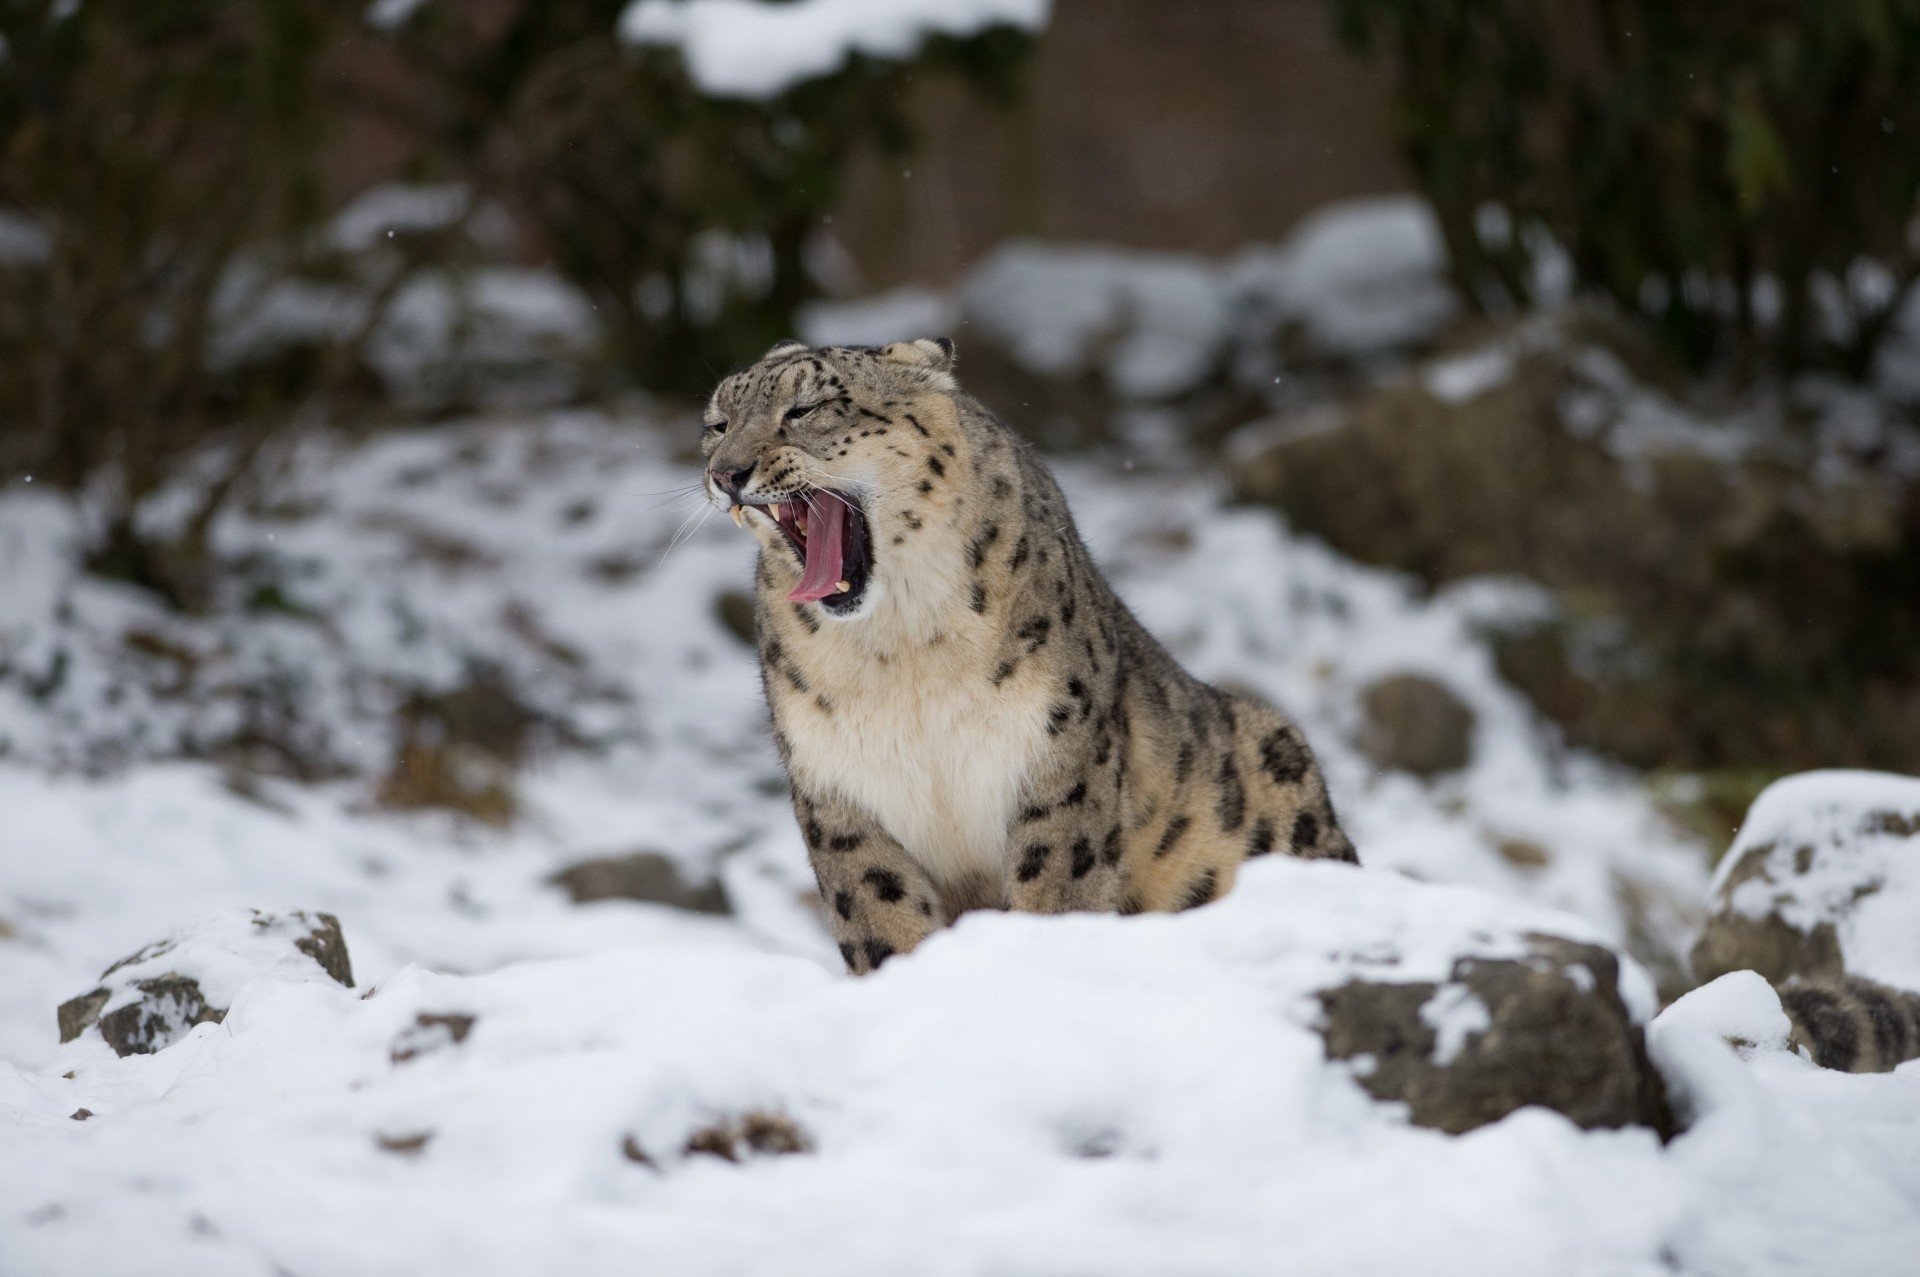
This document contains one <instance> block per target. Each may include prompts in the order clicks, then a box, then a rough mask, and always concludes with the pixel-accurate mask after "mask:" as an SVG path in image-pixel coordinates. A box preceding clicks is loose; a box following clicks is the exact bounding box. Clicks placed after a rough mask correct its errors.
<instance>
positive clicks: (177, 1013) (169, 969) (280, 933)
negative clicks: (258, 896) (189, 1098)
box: [56, 909, 353, 1056]
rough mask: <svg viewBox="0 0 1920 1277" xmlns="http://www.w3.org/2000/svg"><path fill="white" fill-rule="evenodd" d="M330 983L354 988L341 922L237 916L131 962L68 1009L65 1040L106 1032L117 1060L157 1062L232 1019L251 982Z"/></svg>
mask: <svg viewBox="0 0 1920 1277" xmlns="http://www.w3.org/2000/svg"><path fill="white" fill-rule="evenodd" d="M258 976H264V977H268V978H278V979H290V980H297V981H306V980H321V979H324V980H329V981H331V982H333V983H335V984H339V985H344V986H345V987H347V988H352V987H353V964H352V962H351V960H350V959H349V957H348V954H347V941H346V937H345V935H343V934H342V932H341V930H340V920H339V919H338V918H336V917H334V916H333V915H332V914H329V913H307V912H305V911H304V910H299V909H293V910H288V911H286V912H283V913H269V912H265V911H263V910H259V909H242V910H232V911H228V912H225V913H219V914H214V915H212V916H210V917H208V918H203V919H201V920H200V921H199V922H196V923H194V924H192V925H191V926H188V927H185V928H183V929H182V930H180V931H179V932H176V933H175V934H174V935H171V936H169V937H167V938H166V939H164V940H160V941H156V942H155V943H153V944H150V945H147V946H146V947H144V948H142V949H140V950H138V951H137V952H135V953H133V954H130V955H129V956H127V957H125V958H122V959H121V960H120V961H118V962H116V963H114V964H113V965H112V966H110V967H108V968H107V969H106V970H105V971H103V972H101V973H100V985H99V987H97V988H94V989H90V990H88V991H87V992H85V993H83V994H80V995H79V996H78V997H74V998H70V999H68V1000H67V1001H66V1002H63V1003H61V1005H60V1007H59V1010H58V1011H57V1012H56V1018H57V1019H58V1021H59V1025H60V1040H61V1041H62V1042H71V1041H73V1040H74V1039H76V1038H78V1037H79V1036H80V1035H81V1034H83V1033H85V1032H87V1031H88V1030H89V1029H97V1030H98V1032H99V1034H100V1036H101V1038H102V1039H104V1040H105V1041H106V1043H107V1045H108V1046H110V1047H112V1048H113V1051H114V1054H116V1055H122V1056H125V1055H149V1054H152V1053H153V1052H155V1051H159V1050H162V1049H164V1048H166V1047H168V1046H170V1045H172V1044H173V1043H174V1042H176V1041H178V1040H179V1039H180V1038H181V1037H183V1036H185V1035H186V1033H187V1031H188V1030H190V1029H192V1028H193V1027H194V1026H195V1025H197V1024H218V1023H220V1022H221V1021H222V1020H224V1019H225V1018H226V1014H227V1007H228V1006H229V1005H230V1004H231V1002H232V998H233V994H234V993H235V992H237V991H238V989H239V986H240V985H241V984H243V983H245V982H246V981H247V980H248V979H251V978H254V977H258Z"/></svg>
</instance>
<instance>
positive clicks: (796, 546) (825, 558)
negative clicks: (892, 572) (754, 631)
mask: <svg viewBox="0 0 1920 1277" xmlns="http://www.w3.org/2000/svg"><path fill="white" fill-rule="evenodd" d="M741 508H742V507H740V506H735V507H734V509H735V511H736V512H737V511H739V510H740V509H741ZM752 508H754V509H758V510H764V511H766V512H767V513H768V514H770V515H772V516H773V521H774V522H775V523H776V524H778V525H779V527H780V531H781V532H782V533H783V534H785V536H786V538H787V543H788V544H789V545H791V546H792V547H793V552H794V553H795V554H797V555H799V556H800V562H801V565H802V570H801V574H800V584H798V585H796V586H794V587H793V589H792V591H790V592H789V593H788V595H787V599H788V601H789V602H793V603H818V604H819V605H820V606H821V607H823V608H826V609H827V610H828V611H829V612H850V611H852V610H853V609H854V608H856V607H858V606H859V605H860V599H861V596H862V595H864V594H865V593H866V591H867V578H868V577H869V575H871V570H872V564H873V546H872V542H871V538H870V537H869V534H868V532H867V518H866V515H865V514H864V513H863V512H862V511H861V509H860V503H859V501H857V500H855V499H854V498H853V497H850V496H846V495H845V494H843V493H839V492H830V491H828V490H827V489H825V488H816V489H814V490H813V491H811V492H809V493H807V494H806V495H805V496H802V497H796V498H794V499H793V500H790V501H773V502H768V503H766V504H764V505H761V504H754V505H753V506H752ZM734 517H735V519H736V521H737V520H738V519H739V518H740V515H739V514H738V513H736V514H735V516H734Z"/></svg>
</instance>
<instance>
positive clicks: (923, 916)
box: [793, 784, 944, 975]
mask: <svg viewBox="0 0 1920 1277" xmlns="http://www.w3.org/2000/svg"><path fill="white" fill-rule="evenodd" d="M793 809H794V814H795V815H796V816H798V817H799V819H800V832H801V835H802V836H803V837H804V838H805V839H806V842H807V859H808V860H809V861H810V862H812V864H813V876H814V880H815V881H816V882H818V883H819V884H820V899H821V900H822V901H823V902H824V904H825V906H826V910H825V912H826V915H827V922H828V925H829V926H830V927H831V928H832V929H833V938H834V940H836V941H837V942H838V943H839V945H840V956H841V957H842V958H844V959H846V963H847V970H848V971H850V972H852V973H853V974H854V975H865V974H866V973H867V972H869V971H872V970H873V969H874V968H875V967H878V966H879V965H880V964H881V963H882V962H885V961H886V960H887V959H888V958H891V957H893V956H894V955H895V954H897V953H906V952H908V951H910V950H911V949H913V948H914V946H916V945H918V944H919V943H920V942H921V941H922V940H924V939H926V937H927V933H928V932H930V931H932V930H934V929H935V928H936V927H938V926H940V925H941V923H942V922H943V921H944V919H943V918H942V917H941V913H940V905H939V897H938V894H937V893H936V892H935V891H934V888H933V882H932V880H931V879H929V878H928V877H927V873H926V871H925V870H924V869H922V868H920V866H919V865H917V864H915V863H914V861H913V858H912V857H910V856H908V855H907V853H906V850H905V849H904V848H903V847H901V845H900V844H899V842H898V841H896V840H895V839H894V837H893V835H891V834H889V833H888V832H887V831H886V830H885V829H883V828H881V826H880V822H879V821H877V820H875V819H874V818H873V817H872V816H871V815H869V814H868V813H867V812H866V811H864V810H862V809H861V808H860V807H859V806H858V805H857V804H855V803H851V802H848V801H847V800H845V799H843V798H839V797H834V796H828V795H817V794H809V793H808V792H806V791H805V790H804V789H802V788H800V787H799V786H798V785H797V784H796V786H795V787H794V791H793Z"/></svg>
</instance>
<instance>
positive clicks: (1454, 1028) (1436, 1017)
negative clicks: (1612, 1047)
mask: <svg viewBox="0 0 1920 1277" xmlns="http://www.w3.org/2000/svg"><path fill="white" fill-rule="evenodd" d="M1576 969H1578V970H1582V971H1584V970H1586V968H1584V967H1580V968H1576ZM1587 978H1588V980H1589V982H1591V980H1592V978H1593V977H1592V973H1591V972H1588V975H1587ZM1588 987H1589V988H1591V984H1590V983H1589V985H1588ZM1420 1022H1421V1023H1422V1024H1424V1025H1426V1026H1427V1027H1428V1028H1430V1029H1432V1030H1433V1034H1434V1043H1433V1062H1434V1063H1435V1064H1439V1065H1443V1066H1444V1065H1448V1064H1451V1063H1453V1061H1454V1058H1455V1057H1456V1056H1458V1055H1459V1054H1460V1050H1461V1048H1462V1047H1464V1046H1466V1044H1467V1039H1468V1038H1470V1037H1472V1036H1473V1035H1474V1034H1476V1033H1485V1032H1486V1031H1487V1030H1488V1029H1490V1028H1492V1027H1493V1015H1492V1013H1491V1012H1489V1011H1488V1010H1487V1004H1486V1003H1484V1002H1482V1001H1481V1000H1480V999H1479V998H1478V997H1476V996H1475V995H1474V992H1473V990H1472V989H1469V988H1468V987H1467V986H1466V985H1464V984H1443V985H1441V986H1440V987H1439V988H1438V989H1436V990H1435V991H1434V994H1433V996H1432V997H1431V998H1429V999H1427V1002H1426V1004H1425V1005H1424V1006H1422V1007H1421V1008H1420Z"/></svg>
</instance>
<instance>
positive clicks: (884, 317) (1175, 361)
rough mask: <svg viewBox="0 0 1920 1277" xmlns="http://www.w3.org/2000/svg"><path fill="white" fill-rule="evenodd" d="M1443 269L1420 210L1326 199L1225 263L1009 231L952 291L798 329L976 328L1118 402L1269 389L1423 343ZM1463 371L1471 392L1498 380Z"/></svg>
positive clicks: (871, 302) (866, 306)
mask: <svg viewBox="0 0 1920 1277" xmlns="http://www.w3.org/2000/svg"><path fill="white" fill-rule="evenodd" d="M1445 269H1446V257H1445V253H1444V251H1443V249H1442V245H1441V242H1440V238H1439V232H1438V230H1437V229H1436V228H1435V227H1434V226H1433V219H1432V215H1431V214H1430V213H1429V212H1428V211H1427V210H1426V207H1425V206H1424V205H1423V204H1421V203H1420V202H1419V201H1418V200H1416V199H1413V198H1411V197H1405V196H1388V197H1379V198H1373V199H1363V200H1350V201H1346V202H1343V203H1338V204H1334V205H1331V206H1329V207H1328V208H1327V209H1325V210H1322V211H1321V212H1319V213H1317V214H1315V215H1314V216H1313V217H1311V218H1309V219H1308V220H1307V221H1306V222H1304V223H1303V224H1302V225H1301V226H1300V227H1299V228H1298V229H1297V230H1296V231H1295V232H1294V233H1293V234H1292V235H1291V236H1290V237H1288V239H1287V240H1285V241H1284V242H1283V243H1280V244H1273V245H1257V246H1254V247H1250V248H1247V249H1243V250H1241V251H1240V252H1239V253H1237V254H1234V255H1233V256H1231V257H1229V258H1226V259H1223V260H1209V259H1207V258H1204V257H1200V256H1197V255H1195V254H1191V253H1172V252H1154V251H1148V250H1143V249H1128V248H1116V247H1111V246H1106V245H1097V244H1057V243H1047V242H1042V241H1039V240H1028V239H1015V240H1010V241H1008V242H1006V243H1004V244H1001V245H1000V246H999V247H997V248H995V249H994V250H993V251H992V252H990V253H988V254H987V255H986V256H985V257H983V258H982V259H981V260H980V261H979V262H977V263H975V264H974V266H973V267H972V268H971V269H970V270H969V271H968V272H967V274H966V275H965V276H964V277H962V278H961V280H960V281H959V282H958V283H957V284H956V285H955V286H954V288H953V289H952V290H951V291H950V292H948V293H940V292H937V291H934V290H932V289H928V288H925V287H921V286H912V287H908V288H903V289H899V290H895V291H893V292H889V293H881V294H876V295H874V296H871V297H862V298H852V299H840V300H833V301H822V302H816V303H814V304H812V305H811V306H810V307H808V308H807V309H806V310H805V311H804V312H803V313H802V318H801V331H802V332H803V333H804V334H806V336H807V337H808V339H809V340H814V341H845V342H857V343H860V344H875V343H878V342H880V341H887V340H894V339H897V338H900V337H910V336H917V335H924V334H928V333H937V334H939V335H957V336H959V337H960V338H961V339H962V341H963V343H964V341H965V340H966V339H967V337H968V336H969V335H970V333H979V334H981V335H983V336H984V337H986V338H987V339H988V340H990V341H991V342H992V343H993V344H994V345H995V346H997V347H998V348H1000V349H1001V350H1003V351H1004V352H1006V353H1007V354H1008V355H1010V356H1011V357H1012V358H1013V359H1014V360H1015V361H1016V362H1017V363H1019V364H1020V365H1022V366H1023V367H1025V368H1026V369H1027V370H1028V371H1030V372H1033V373H1035V374H1037V375H1039V376H1042V377H1048V378H1073V377H1080V376H1092V377H1094V378H1096V379H1097V380H1098V381H1099V382H1100V383H1101V384H1102V385H1103V386H1104V387H1105V388H1106V390H1107V391H1108V392H1109V393H1110V394H1111V395H1112V396H1113V397H1114V398H1115V399H1116V400H1118V401H1119V402H1122V403H1130V404H1152V403H1156V402H1162V401H1167V400H1173V399H1178V398H1180V397H1181V396H1183V395H1187V394H1190V393H1192V392H1194V391H1196V390H1199V389H1203V388H1205V387H1207V386H1208V385H1210V384H1213V383H1216V382H1218V381H1221V380H1223V379H1229V378H1231V379H1233V380H1235V381H1237V382H1238V383H1239V384H1240V385H1241V386H1242V387H1243V388H1245V389H1249V390H1254V391H1265V390H1267V389H1268V388H1270V387H1271V386H1272V385H1273V384H1274V383H1275V380H1276V378H1277V377H1279V376H1280V375H1281V374H1282V373H1283V372H1290V371H1297V369H1296V368H1294V367H1293V366H1292V365H1293V364H1294V363H1297V362H1298V361H1299V360H1300V359H1301V358H1304V359H1305V360H1306V361H1307V362H1308V363H1312V362H1314V361H1323V362H1334V363H1342V362H1345V363H1353V364H1361V365H1365V364H1371V363H1378V362H1380V361H1383V360H1390V359H1393V358H1396V357H1398V356H1400V355H1402V354H1404V353H1405V352H1407V351H1409V350H1417V349H1419V348H1421V347H1423V346H1425V345H1427V344H1429V343H1431V342H1432V341H1433V340H1434V338H1435V337H1436V336H1437V335H1438V334H1439V333H1440V331H1441V330H1442V329H1443V328H1444V327H1445V325H1446V324H1447V323H1448V322H1449V321H1450V320H1451V319H1452V318H1453V316H1454V314H1455V312H1456V309H1457V307H1456V305H1455V303H1454V301H1453V297H1452V294H1451V292H1449V291H1448V288H1447V285H1446V278H1445ZM1296 347H1297V349H1296ZM964 353H965V352H964V351H963V352H962V355H963V357H964ZM1443 375H1445V374H1443ZM1471 376H1473V377H1476V378H1478V380H1477V381H1475V382H1473V384H1472V385H1470V386H1468V387H1467V391H1468V392H1469V393H1478V391H1479V390H1480V389H1484V388H1485V386H1486V385H1488V384H1491V382H1492V381H1493V380H1497V379H1498V378H1497V376H1495V375H1494V373H1493V371H1491V370H1489V371H1485V372H1475V373H1472V374H1471ZM1462 397H1464V395H1463V396H1462Z"/></svg>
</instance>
